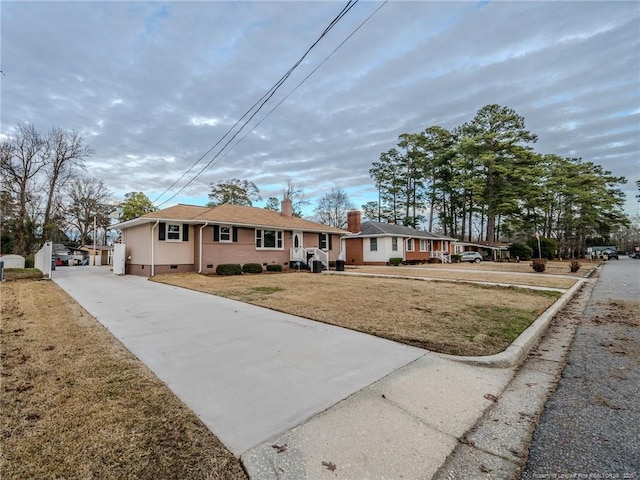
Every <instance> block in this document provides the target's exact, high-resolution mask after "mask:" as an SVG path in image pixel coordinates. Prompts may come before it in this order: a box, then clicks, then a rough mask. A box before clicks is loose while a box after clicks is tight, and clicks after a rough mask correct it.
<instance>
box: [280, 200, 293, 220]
mask: <svg viewBox="0 0 640 480" xmlns="http://www.w3.org/2000/svg"><path fill="white" fill-rule="evenodd" d="M280 210H281V212H282V216H284V217H287V218H291V217H293V202H291V199H290V198H285V199H284V200H282V203H281V204H280Z"/></svg>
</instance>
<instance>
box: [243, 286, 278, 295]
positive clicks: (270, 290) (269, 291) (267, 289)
mask: <svg viewBox="0 0 640 480" xmlns="http://www.w3.org/2000/svg"><path fill="white" fill-rule="evenodd" d="M251 292H253V293H262V294H266V295H269V294H272V293H276V292H284V288H282V287H253V288H251Z"/></svg>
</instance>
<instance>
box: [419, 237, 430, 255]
mask: <svg viewBox="0 0 640 480" xmlns="http://www.w3.org/2000/svg"><path fill="white" fill-rule="evenodd" d="M428 249H429V244H428V242H427V240H423V239H420V251H421V252H426V251H427V250H428Z"/></svg>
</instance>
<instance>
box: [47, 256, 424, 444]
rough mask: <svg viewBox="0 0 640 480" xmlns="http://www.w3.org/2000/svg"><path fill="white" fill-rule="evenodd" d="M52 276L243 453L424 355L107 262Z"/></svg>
mask: <svg viewBox="0 0 640 480" xmlns="http://www.w3.org/2000/svg"><path fill="white" fill-rule="evenodd" d="M52 277H53V278H52V279H53V281H55V282H56V283H57V284H58V285H60V286H61V287H62V288H63V289H64V290H65V291H66V292H67V293H68V294H69V295H71V296H72V297H73V298H74V299H75V300H76V301H77V302H78V303H80V304H81V305H82V306H83V307H84V308H85V309H86V310H87V311H88V312H89V313H90V314H91V315H93V316H94V317H95V318H97V319H98V321H99V322H100V323H101V324H102V325H104V326H105V327H106V328H107V329H108V330H109V331H110V332H111V333H112V334H113V335H114V336H115V337H116V338H118V339H119V340H120V341H121V342H122V343H123V344H124V345H125V347H127V348H128V349H129V350H130V351H131V352H132V353H133V354H135V355H136V356H137V357H138V358H139V359H140V360H141V361H142V362H144V363H145V364H146V365H147V366H148V367H149V368H150V369H151V370H152V371H153V372H154V373H155V374H156V375H157V376H158V377H159V378H160V379H161V380H162V381H164V382H165V383H166V384H167V385H168V386H169V388H171V390H172V391H173V392H174V393H175V394H176V395H177V396H178V397H179V398H180V399H181V400H182V401H183V402H185V403H186V404H187V405H188V406H189V407H190V408H191V409H192V410H193V411H194V412H195V413H196V414H197V415H198V416H199V417H200V418H201V419H202V421H203V422H204V423H205V424H206V425H207V426H208V427H209V428H210V429H211V431H213V432H214V433H215V434H216V435H217V436H218V438H219V439H220V440H221V441H222V442H223V443H224V444H225V445H226V446H227V447H228V448H229V449H230V450H231V451H232V452H233V453H234V454H235V455H238V456H239V455H241V454H242V453H243V452H245V451H247V450H249V449H250V448H252V447H255V446H256V445H258V444H260V443H262V442H264V441H266V440H268V439H270V438H272V437H274V436H276V435H277V434H279V433H281V432H284V431H286V430H288V429H290V428H292V427H294V426H296V425H298V424H300V423H302V422H303V421H305V420H307V419H309V418H310V417H312V416H313V415H315V414H317V413H319V412H321V411H323V410H326V409H327V408H328V407H330V406H332V405H334V404H335V403H337V402H339V401H340V400H342V399H344V398H346V397H348V396H349V395H351V394H353V393H355V392H357V391H358V390H360V389H362V388H363V387H366V386H367V385H370V384H371V383H373V382H375V381H376V380H378V379H380V378H382V377H384V376H386V375H388V374H389V373H391V372H393V371H395V370H396V369H398V368H400V367H402V366H404V365H407V364H408V363H410V362H412V361H414V360H416V359H417V358H419V357H421V356H423V355H424V354H425V353H426V352H425V351H424V350H420V349H417V348H412V347H408V346H405V345H401V344H398V343H394V342H390V341H387V340H383V339H380V338H377V337H373V336H369V335H365V334H362V333H357V332H353V331H350V330H346V329H343V328H340V327H334V326H331V325H325V324H322V323H318V322H314V321H311V320H306V319H302V318H298V317H294V316H291V315H287V314H283V313H278V312H274V311H271V310H268V309H264V308H261V307H256V306H252V305H247V304H243V303H240V302H236V301H233V300H228V299H224V298H219V297H215V296H212V295H207V294H204V293H199V292H194V291H190V290H185V289H181V288H177V287H172V286H168V285H163V284H159V283H155V282H150V281H148V280H147V279H146V278H142V277H136V276H132V275H129V276H115V275H113V274H112V273H111V272H110V271H109V268H108V267H59V268H58V269H56V270H55V271H54V272H53V275H52ZM310 294H311V295H312V294H313V292H300V295H310ZM331 301H332V300H331V299H330V298H327V302H331Z"/></svg>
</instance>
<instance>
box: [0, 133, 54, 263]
mask: <svg viewBox="0 0 640 480" xmlns="http://www.w3.org/2000/svg"><path fill="white" fill-rule="evenodd" d="M49 156H50V151H49V149H48V148H47V142H46V141H45V139H44V138H43V137H42V136H41V135H40V133H38V131H37V130H36V129H35V128H34V127H33V125H29V124H20V125H18V128H17V132H16V134H15V136H14V137H13V138H12V139H9V140H6V141H4V142H3V143H2V146H1V147H0V173H1V174H2V189H3V190H4V191H7V192H10V194H11V195H12V196H13V198H14V201H15V204H16V210H17V214H18V222H17V224H16V231H15V242H14V252H15V253H18V254H20V255H28V254H29V253H30V251H31V247H32V245H31V240H32V239H33V233H34V224H35V217H34V212H33V210H34V209H33V205H34V203H36V202H35V200H36V198H37V194H36V192H37V188H36V179H37V176H38V174H39V173H40V172H41V171H42V170H43V169H44V168H45V167H46V165H47V163H48V161H49Z"/></svg>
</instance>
